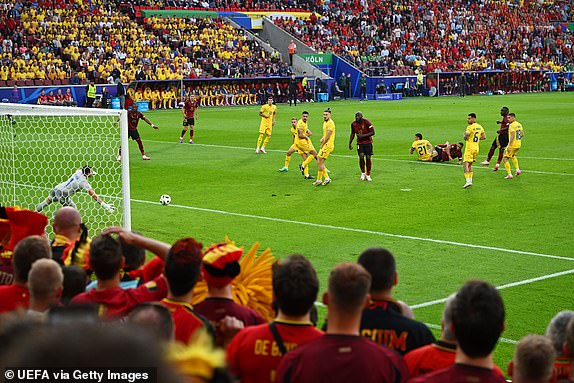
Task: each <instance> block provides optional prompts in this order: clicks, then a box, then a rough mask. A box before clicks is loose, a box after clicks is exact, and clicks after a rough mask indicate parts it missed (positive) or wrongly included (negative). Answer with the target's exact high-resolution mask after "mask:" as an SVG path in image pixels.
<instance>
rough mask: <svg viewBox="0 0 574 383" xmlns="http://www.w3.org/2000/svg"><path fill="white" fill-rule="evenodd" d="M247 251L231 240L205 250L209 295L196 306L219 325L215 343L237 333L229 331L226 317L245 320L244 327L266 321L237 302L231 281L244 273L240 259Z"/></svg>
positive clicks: (226, 341) (203, 270)
mask: <svg viewBox="0 0 574 383" xmlns="http://www.w3.org/2000/svg"><path fill="white" fill-rule="evenodd" d="M242 254H243V250H242V249H240V248H238V247H236V246H234V245H232V244H227V243H220V244H217V245H212V246H211V247H209V249H207V250H206V251H205V254H204V256H203V262H202V265H201V274H202V276H203V279H204V280H205V282H206V283H207V298H206V299H205V300H204V301H203V302H201V303H199V304H198V305H196V307H195V311H196V312H197V313H198V314H199V315H202V316H204V317H205V318H207V320H209V321H210V323H213V324H214V326H215V343H216V345H218V346H220V347H221V346H224V345H225V346H227V345H228V344H229V342H231V339H232V338H233V336H234V335H235V334H234V333H231V334H226V333H225V332H224V330H225V329H224V328H223V325H222V323H221V321H222V320H224V318H225V317H233V318H236V319H238V320H239V321H241V323H242V326H241V327H248V326H254V325H258V324H262V323H265V320H264V319H263V318H262V317H261V315H259V314H258V313H257V312H255V311H254V310H251V309H249V308H247V307H244V306H241V305H239V304H237V303H235V302H233V294H232V287H231V283H232V282H233V279H234V278H235V277H236V276H238V275H239V273H240V272H241V266H240V265H239V259H240V258H241V255H242Z"/></svg>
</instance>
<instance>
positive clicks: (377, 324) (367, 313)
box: [329, 248, 435, 355]
mask: <svg viewBox="0 0 574 383" xmlns="http://www.w3.org/2000/svg"><path fill="white" fill-rule="evenodd" d="M358 263H359V264H360V265H361V266H363V267H364V268H365V269H366V270H367V271H368V272H369V274H370V275H371V278H372V283H371V291H370V293H371V301H370V304H369V305H368V306H367V308H365V310H364V311H363V316H362V318H361V335H363V336H365V337H367V338H369V339H371V340H373V341H374V342H377V343H379V344H384V345H386V346H387V347H389V348H391V349H392V350H395V351H396V352H398V353H400V354H401V355H404V354H406V353H407V352H409V351H411V350H414V349H416V348H419V347H422V346H425V345H427V344H431V343H433V342H434V341H435V338H434V336H433V334H432V332H431V331H430V330H429V329H428V328H427V326H426V325H425V324H424V323H421V322H417V321H415V320H413V319H410V318H407V317H405V316H404V315H403V307H402V305H401V303H400V302H398V301H396V300H394V299H393V289H394V287H395V286H396V285H397V283H398V273H397V269H396V262H395V257H394V256H393V254H391V252H390V251H388V250H387V249H383V248H371V249H367V250H365V251H364V252H363V253H362V254H361V255H360V256H359V260H358ZM329 325H330V323H329Z"/></svg>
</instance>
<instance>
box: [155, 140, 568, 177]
mask: <svg viewBox="0 0 574 383" xmlns="http://www.w3.org/2000/svg"><path fill="white" fill-rule="evenodd" d="M146 142H153V143H157V144H177V145H179V142H168V141H155V140H146ZM194 146H203V147H206V148H221V149H237V150H246V151H253V152H255V150H254V149H253V148H246V147H244V146H233V145H216V144H194ZM267 152H275V153H285V152H286V150H279V149H267ZM393 156H398V155H393ZM331 157H339V158H351V159H356V158H357V156H349V155H344V154H331ZM382 157H383V158H381V157H372V159H373V160H376V161H390V162H402V163H412V164H423V165H433V166H451V167H457V168H458V167H460V165H455V164H448V163H444V162H440V163H439V162H426V161H406V160H399V159H395V158H384V157H385V155H383V156H382ZM389 157H390V156H389ZM522 158H525V157H522ZM476 169H484V170H488V169H489V168H486V167H482V166H481V167H476ZM522 172H523V173H532V174H547V175H555V176H574V173H557V172H544V171H539V170H523V171H522Z"/></svg>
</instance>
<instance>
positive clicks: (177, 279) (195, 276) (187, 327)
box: [161, 238, 213, 344]
mask: <svg viewBox="0 0 574 383" xmlns="http://www.w3.org/2000/svg"><path fill="white" fill-rule="evenodd" d="M202 257H203V251H202V245H201V243H199V242H197V241H196V240H195V239H193V238H183V239H180V240H178V241H177V242H176V243H174V244H173V246H172V247H171V248H170V249H169V252H168V253H167V257H166V259H165V269H164V274H165V278H167V281H168V286H169V292H168V294H167V297H166V298H165V299H163V300H162V301H161V303H162V304H163V305H164V306H165V307H167V308H168V310H169V311H170V313H171V316H172V317H173V322H174V324H175V340H176V341H178V342H181V343H184V344H188V343H190V342H191V340H192V337H193V336H194V335H195V333H196V332H197V331H198V330H200V329H204V330H206V331H207V332H209V333H210V335H212V336H213V328H212V327H211V325H210V324H209V322H208V321H207V319H205V318H204V317H202V316H201V315H199V314H197V313H196V312H195V310H194V309H193V306H192V305H191V300H192V297H193V288H194V287H195V284H196V283H197V281H198V280H199V277H200V270H201V258H202Z"/></svg>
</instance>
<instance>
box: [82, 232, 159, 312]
mask: <svg viewBox="0 0 574 383" xmlns="http://www.w3.org/2000/svg"><path fill="white" fill-rule="evenodd" d="M113 233H116V234H118V235H119V236H120V238H121V239H122V240H123V241H124V242H126V243H127V244H129V245H134V246H139V247H142V248H144V249H146V250H148V251H150V252H152V253H154V254H155V255H157V256H158V257H160V258H164V257H165V255H166V254H167V252H168V251H169V245H168V244H166V243H163V242H159V241H155V240H153V239H150V238H146V237H143V236H141V235H138V234H135V233H133V232H130V231H125V230H123V229H122V228H121V227H112V228H109V229H106V230H104V231H103V232H102V235H100V236H98V237H96V238H95V239H94V240H93V241H92V244H91V246H90V261H89V263H90V268H91V269H92V270H94V273H95V274H96V278H97V281H98V286H97V287H96V288H95V289H92V290H90V291H88V292H86V293H83V294H79V295H77V296H76V297H74V299H72V302H71V303H72V304H95V305H97V306H98V312H99V314H100V316H103V317H106V318H117V317H123V316H125V315H127V314H129V312H130V310H131V309H132V308H133V307H135V306H136V305H138V304H140V303H143V302H149V301H159V300H161V299H163V298H164V297H165V296H166V295H167V281H166V280H165V278H164V277H163V276H160V277H158V278H156V279H154V280H153V281H151V282H148V283H146V284H144V285H141V286H139V287H137V288H134V289H125V290H124V289H122V288H121V287H120V278H121V269H122V265H123V262H124V258H123V256H122V248H121V245H120V241H119V240H117V239H115V238H113V237H112V236H111V235H110V234H113Z"/></svg>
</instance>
